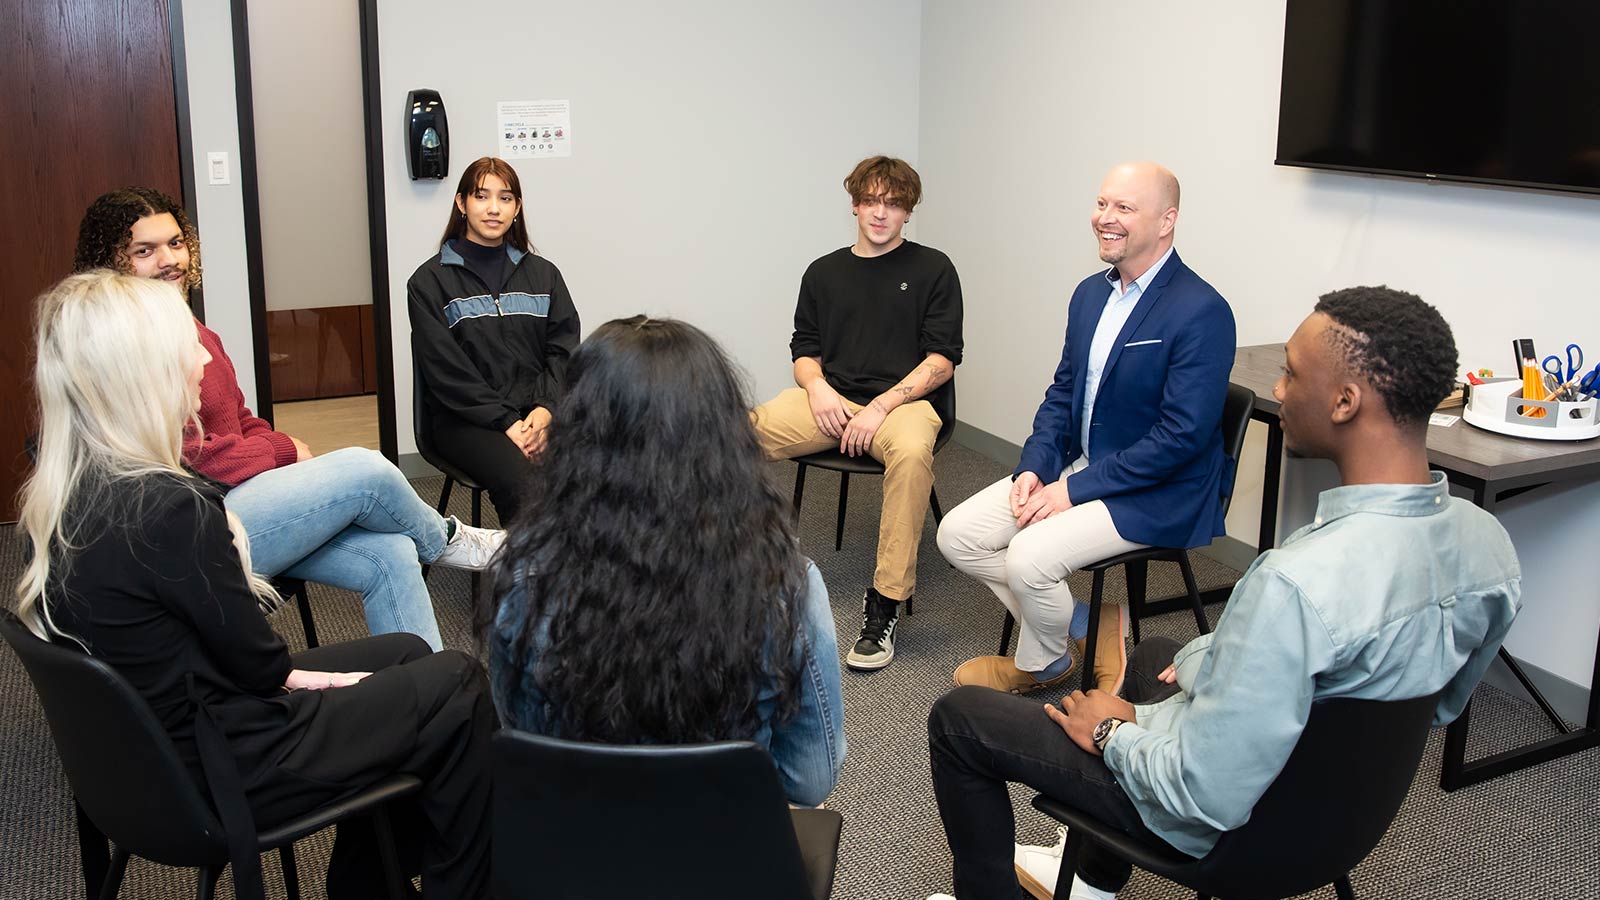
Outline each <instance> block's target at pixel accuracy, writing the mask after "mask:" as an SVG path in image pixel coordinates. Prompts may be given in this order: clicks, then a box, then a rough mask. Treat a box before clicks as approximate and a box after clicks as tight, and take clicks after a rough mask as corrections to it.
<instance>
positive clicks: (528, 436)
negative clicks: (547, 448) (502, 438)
mask: <svg viewBox="0 0 1600 900" xmlns="http://www.w3.org/2000/svg"><path fill="white" fill-rule="evenodd" d="M549 425H550V410H548V409H545V408H544V407H542V406H536V407H534V408H533V412H530V413H528V415H527V417H526V418H522V419H518V420H517V421H515V422H512V423H511V427H509V428H507V429H506V437H508V438H510V439H511V443H513V444H516V445H517V449H518V450H521V451H522V455H523V456H526V457H528V458H529V459H532V458H533V456H534V455H535V454H537V453H538V452H539V451H540V450H543V449H544V440H545V434H546V431H545V429H547V428H548V427H549Z"/></svg>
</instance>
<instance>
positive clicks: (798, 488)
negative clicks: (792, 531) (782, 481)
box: [794, 463, 806, 525]
mask: <svg viewBox="0 0 1600 900" xmlns="http://www.w3.org/2000/svg"><path fill="white" fill-rule="evenodd" d="M805 493H806V464H805V463H795V464H794V524H796V525H799V524H800V498H801V497H803V496H805Z"/></svg>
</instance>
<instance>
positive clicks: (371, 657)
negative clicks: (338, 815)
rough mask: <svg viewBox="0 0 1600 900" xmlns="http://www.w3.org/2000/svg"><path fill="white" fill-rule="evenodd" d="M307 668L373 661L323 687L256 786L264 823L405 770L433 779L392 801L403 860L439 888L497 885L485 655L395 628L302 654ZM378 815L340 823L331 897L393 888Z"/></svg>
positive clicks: (453, 891) (491, 716) (478, 889)
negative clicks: (356, 678) (356, 676)
mask: <svg viewBox="0 0 1600 900" xmlns="http://www.w3.org/2000/svg"><path fill="white" fill-rule="evenodd" d="M294 665H295V667H296V668H299V669H311V670H316V671H328V672H372V673H373V674H372V675H370V676H368V677H367V678H365V679H363V680H362V681H361V682H359V683H357V684H354V685H351V686H350V687H343V688H336V689H334V690H330V691H327V692H325V693H323V694H322V695H321V697H320V700H321V703H320V704H319V706H318V708H317V710H316V713H315V715H314V716H313V717H312V719H311V721H310V722H309V723H308V725H307V727H306V728H305V731H304V733H303V735H302V736H301V738H300V740H299V743H298V744H297V745H296V746H295V747H294V749H293V750H292V751H291V752H290V753H289V754H288V755H287V756H286V757H285V758H284V759H282V760H279V761H278V763H277V765H275V766H272V767H270V768H268V769H266V770H264V771H263V772H261V774H260V775H259V776H257V777H256V778H254V779H252V780H251V781H250V782H249V783H247V784H246V786H245V792H246V796H247V799H248V801H249V803H250V807H251V810H252V812H253V813H254V814H255V817H256V824H257V826H258V827H264V826H270V825H272V824H274V823H277V822H280V821H283V820H285V819H287V818H289V817H291V816H294V815H298V814H300V813H303V812H304V811H305V810H307V809H310V808H314V807H316V806H319V805H322V804H325V803H330V802H332V801H334V800H336V799H338V798H339V797H341V796H344V795H346V794H348V793H350V792H351V791H353V790H356V789H359V788H362V787H365V786H367V785H370V784H372V783H374V782H376V781H378V780H380V779H383V778H385V777H387V776H389V775H391V774H394V773H396V772H405V773H407V774H411V775H415V776H416V777H417V778H419V779H421V780H422V791H421V792H420V793H419V794H417V795H415V796H414V797H413V798H412V799H411V801H410V802H403V803H397V804H394V807H393V808H392V809H391V811H390V815H391V818H392V820H393V825H394V832H395V842H396V843H397V844H399V846H400V862H401V865H402V867H403V868H405V869H406V871H407V872H411V873H415V872H417V871H419V870H420V872H421V873H422V890H423V896H425V897H427V898H430V900H435V898H438V900H444V898H478V897H484V896H487V895H488V891H489V792H490V781H489V736H490V734H491V733H492V732H493V731H494V729H495V728H496V727H497V724H496V718H495V712H494V707H493V705H492V703H491V702H490V699H489V688H488V683H487V681H486V679H485V678H484V675H483V669H482V667H481V666H480V665H479V664H478V662H477V660H475V659H473V658H472V657H470V656H467V655H466V654H464V653H460V652H458V651H455V650H445V651H441V652H439V653H433V652H431V651H430V650H429V648H428V645H427V643H426V642H424V641H423V640H422V639H421V638H419V637H417V636H416V635H411V634H385V635H379V636H377V637H370V638H364V639H361V640H356V641H350V642H348V643H344V644H335V645H331V646H327V647H318V648H315V649H312V650H307V651H305V652H303V653H296V654H295V655H294ZM383 884H384V882H383V874H382V868H381V865H380V864H379V854H378V849H377V844H376V840H375V836H374V833H373V829H372V826H371V823H370V821H366V820H359V821H350V822H346V823H342V824H340V825H339V826H338V837H337V839H336V840H335V842H334V848H333V856H332V858H331V859H330V860H329V864H328V882H327V894H328V896H329V897H330V898H335V900H337V898H347V897H377V896H387V892H386V891H385V890H384V888H383Z"/></svg>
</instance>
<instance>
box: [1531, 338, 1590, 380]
mask: <svg viewBox="0 0 1600 900" xmlns="http://www.w3.org/2000/svg"><path fill="white" fill-rule="evenodd" d="M1539 366H1540V368H1542V369H1544V370H1545V371H1546V372H1549V373H1550V374H1551V375H1554V376H1555V377H1556V383H1557V384H1566V383H1567V382H1569V381H1571V380H1573V379H1574V378H1577V377H1578V373H1579V372H1581V371H1583V348H1582V347H1579V346H1578V345H1577V344H1568V345H1567V368H1566V376H1565V377H1562V374H1561V373H1562V369H1561V360H1560V359H1557V358H1556V356H1555V355H1554V354H1551V355H1550V356H1546V357H1545V358H1544V361H1543V362H1541V363H1539ZM1552 366H1554V368H1551V367H1552Z"/></svg>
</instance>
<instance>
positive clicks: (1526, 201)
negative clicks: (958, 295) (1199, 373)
mask: <svg viewBox="0 0 1600 900" xmlns="http://www.w3.org/2000/svg"><path fill="white" fill-rule="evenodd" d="M1283 25H1284V4H1283V3H1282V2H1279V0H1240V2H1236V3H1229V4H1215V3H1188V2H1182V0H1151V2H1145V3H1138V4H1121V5H1117V4H1111V5H1098V6H1092V5H1088V4H1077V3H1072V4H1066V3H1051V2H1044V0H1036V2H1023V0H999V2H991V3H985V4H965V3H953V2H934V0H930V2H928V3H926V4H925V5H924V11H923V35H922V58H923V59H924V60H925V61H926V64H925V65H924V66H923V70H922V82H921V103H922V106H921V109H922V115H921V121H920V123H919V129H920V132H921V135H922V138H921V143H920V145H919V152H918V158H919V161H920V169H921V172H922V175H923V178H924V180H925V181H926V182H927V183H928V185H929V187H930V190H935V191H939V192H941V193H942V195H943V196H944V197H945V199H946V202H944V203H942V204H941V205H939V206H938V207H930V208H929V209H928V210H927V212H926V214H924V215H923V216H922V221H921V223H920V224H921V228H922V231H921V236H922V240H924V241H925V242H926V243H928V244H931V245H932V246H935V247H938V248H940V249H941V250H944V251H945V252H947V253H948V254H950V256H951V258H952V259H953V260H954V261H955V263H956V266H957V268H958V269H959V270H960V272H961V280H962V286H963V289H964V293H965V295H966V299H967V317H966V335H965V336H966V345H967V346H966V362H965V363H964V364H963V365H962V366H961V368H960V369H959V370H958V390H959V391H960V410H961V418H962V419H963V420H964V421H967V422H969V423H970V424H972V425H976V426H977V427H979V428H982V429H983V430H985V431H988V432H991V433H993V434H996V435H999V436H1001V437H1003V438H1006V439H1007V440H1010V441H1013V442H1016V443H1021V442H1022V441H1023V440H1024V439H1025V438H1026V437H1027V434H1028V429H1029V424H1030V422H1031V420H1032V416H1033V412H1034V410H1035V408H1036V407H1037V405H1038V402H1039V399H1040V397H1041V395H1042V393H1043V390H1044V387H1045V385H1046V384H1048V382H1049V379H1050V375H1051V372H1052V371H1053V368H1054V366H1055V363H1056V361H1057V360H1058V358H1059V355H1060V351H1061V334H1062V331H1061V329H1062V326H1063V323H1064V322H1065V318H1066V301H1067V298H1068V296H1069V294H1070V291H1071V289H1072V287H1073V286H1074V285H1075V284H1076V283H1077V281H1078V280H1079V279H1081V278H1083V277H1084V276H1085V275H1087V274H1089V273H1091V272H1092V271H1094V270H1095V269H1096V268H1098V267H1099V266H1100V263H1099V262H1098V260H1097V259H1096V257H1095V255H1094V253H1095V250H1094V245H1093V242H1092V240H1091V238H1090V235H1089V229H1088V224H1087V217H1088V214H1089V211H1090V206H1091V204H1092V202H1093V198H1094V194H1095V191H1096V189H1097V188H1098V186H1099V183H1100V179H1101V178H1102V176H1103V175H1104V173H1105V171H1106V170H1107V169H1109V168H1110V167H1111V166H1112V165H1114V164H1116V163H1117V162H1119V161H1121V160H1125V159H1138V158H1151V159H1155V160H1157V161H1160V162H1162V163H1165V164H1166V165H1168V166H1170V167H1171V168H1172V169H1173V170H1174V171H1175V172H1176V173H1177V175H1178V177H1179V178H1180V180H1181V181H1182V183H1183V210H1182V213H1181V215H1180V219H1179V223H1178V240H1177V245H1178V248H1179V252H1180V253H1181V254H1182V255H1183V257H1184V260H1185V261H1186V262H1187V263H1189V264H1190V265H1191V266H1193V267H1194V268H1195V269H1196V270H1197V271H1198V272H1199V273H1200V274H1201V275H1202V276H1203V277H1205V278H1206V279H1207V280H1208V281H1210V282H1211V283H1212V284H1213V285H1215V286H1216V287H1217V288H1218V290H1220V291H1221V292H1222V294H1223V296H1225V297H1227V298H1228V300H1229V301H1230V303H1231V304H1232V305H1233V309H1234V314H1235V317H1236V318H1237V320H1238V326H1239V342H1240V343H1241V344H1255V343H1266V342H1273V341H1281V340H1284V339H1285V338H1287V336H1288V335H1289V334H1290V333H1291V332H1292V331H1293V329H1294V327H1295V325H1296V324H1298V323H1299V321H1300V320H1301V319H1302V318H1303V317H1304V316H1305V315H1306V314H1307V313H1308V312H1309V311H1310V309H1311V306H1312V304H1313V303H1314V302H1315V300H1316V297H1317V296H1318V295H1319V294H1322V293H1325V292H1327V291H1329V290H1332V289H1335V288H1339V287H1345V286H1349V285H1354V284H1376V283H1387V284H1389V285H1391V286H1394V287H1399V288H1404V289H1407V290H1411V291H1414V292H1416V293H1419V294H1421V295H1422V297H1424V298H1425V299H1427V300H1428V301H1430V302H1432V303H1433V304H1435V305H1436V306H1438V307H1439V309H1440V310H1441V311H1442V312H1443V313H1444V315H1445V317H1446V318H1447V319H1448V320H1449V321H1450V323H1451V327H1452V329H1453V330H1454V332H1455V335H1456V340H1457V343H1458V345H1459V346H1460V348H1461V352H1462V361H1463V363H1464V364H1469V365H1471V366H1472V367H1474V368H1475V367H1478V366H1490V367H1492V368H1495V369H1504V368H1506V367H1507V366H1508V364H1509V361H1510V356H1509V353H1510V350H1509V347H1508V344H1509V341H1510V339H1511V338H1513V337H1532V338H1534V339H1535V341H1536V342H1537V343H1538V345H1539V346H1540V347H1541V348H1544V349H1545V350H1546V351H1548V350H1551V349H1556V350H1559V349H1560V348H1561V347H1564V346H1565V345H1566V344H1567V342H1569V341H1576V342H1578V343H1581V344H1584V345H1585V346H1587V347H1589V348H1590V352H1591V354H1600V323H1597V320H1596V319H1595V317H1594V316H1593V315H1590V314H1589V311H1591V310H1592V309H1593V307H1594V303H1593V298H1592V296H1590V294H1589V291H1590V288H1589V286H1590V285H1592V284H1594V283H1596V282H1597V281H1600V253H1597V252H1596V239H1597V237H1600V198H1594V197H1586V196H1576V195H1561V194H1550V193H1534V192H1523V191H1513V190H1503V189H1494V188H1477V187H1466V186H1458V185H1443V184H1425V183H1417V182H1409V181H1400V180H1392V179H1378V178H1370V177H1361V176H1352V175H1341V174H1333V173H1318V172H1311V171H1307V170H1301V169H1291V168H1280V167H1275V166H1273V165H1272V159H1273V155H1274V149H1275V146H1276V129H1277V108H1278V86H1279V75H1280V68H1281V63H1282V53H1283V49H1282V47H1283ZM1597 358H1600V357H1597ZM1595 361H1596V358H1591V360H1590V364H1591V365H1592V364H1593V363H1594V362H1595ZM1018 385H1021V386H1023V387H1021V388H1018ZM1456 427H1467V426H1465V425H1460V424H1458V425H1457V426H1456ZM1260 459H1261V457H1260V449H1259V441H1258V442H1257V446H1256V448H1254V452H1253V453H1248V454H1247V458H1246V460H1245V461H1244V462H1243V464H1242V465H1241V468H1240V473H1241V476H1242V477H1243V478H1245V481H1244V482H1242V483H1241V485H1240V487H1241V491H1242V492H1244V494H1246V495H1247V496H1241V498H1240V499H1239V501H1238V503H1236V505H1235V509H1236V510H1237V511H1238V512H1237V513H1236V515H1235V516H1232V517H1230V533H1232V534H1233V535H1234V536H1236V537H1239V538H1241V539H1243V540H1246V541H1247V542H1249V543H1251V544H1254V542H1255V528H1256V525H1255V516H1254V515H1253V514H1252V513H1251V512H1250V510H1251V509H1253V508H1254V506H1255V505H1256V504H1257V503H1259V499H1258V498H1259V496H1260V494H1259V491H1260V471H1261V470H1260ZM1252 478H1253V479H1254V481H1253V483H1252V482H1251V480H1250V479H1252ZM1540 493H1541V494H1542V493H1544V492H1540ZM1538 497H1539V495H1538V494H1529V495H1527V498H1526V504H1527V506H1528V507H1529V508H1528V509H1527V511H1526V512H1524V511H1523V508H1522V506H1521V505H1516V506H1513V505H1510V504H1508V507H1507V509H1506V511H1505V515H1504V516H1503V517H1502V521H1504V522H1505V523H1506V524H1507V527H1508V528H1509V529H1510V530H1511V533H1512V538H1513V540H1514V541H1515V542H1516V544H1517V546H1518V548H1519V550H1521V552H1522V553H1523V556H1524V560H1525V569H1526V582H1525V587H1526V593H1527V599H1528V606H1527V608H1526V610H1525V611H1524V613H1523V615H1522V618H1521V619H1520V620H1519V622H1518V625H1517V627H1516V629H1515V630H1514V631H1513V632H1512V635H1511V637H1510V639H1509V640H1508V642H1507V646H1508V648H1509V649H1510V650H1511V651H1512V652H1513V653H1515V654H1517V655H1519V656H1522V657H1524V658H1527V659H1530V660H1532V661H1533V662H1535V663H1537V664H1539V665H1541V666H1544V667H1545V668H1547V669H1550V670H1551V671H1554V672H1555V673H1556V674H1558V675H1561V676H1562V677H1564V678H1566V679H1568V680H1571V681H1574V682H1576V683H1578V684H1580V685H1584V684H1588V682H1589V679H1590V672H1591V667H1592V665H1593V659H1594V656H1593V654H1594V631H1595V627H1596V622H1597V621H1600V591H1597V590H1596V588H1595V584H1594V579H1593V578H1592V576H1587V575H1580V574H1578V573H1577V572H1576V571H1575V569H1574V568H1573V567H1572V566H1571V565H1570V560H1572V559H1582V558H1583V557H1582V555H1581V554H1574V555H1572V556H1569V557H1560V558H1557V557H1556V556H1554V553H1555V551H1553V550H1551V551H1548V552H1547V550H1546V548H1547V547H1551V546H1560V545H1562V543H1563V540H1565V539H1564V538H1563V537H1562V535H1570V534H1578V533H1581V529H1584V528H1587V529H1588V530H1590V531H1592V529H1593V527H1594V522H1595V520H1596V513H1595V510H1596V508H1597V507H1600V484H1596V483H1590V484H1587V485H1584V486H1580V487H1575V488H1570V489H1567V490H1564V491H1562V492H1560V497H1559V499H1557V498H1554V497H1552V498H1550V499H1549V500H1545V499H1537V498H1538ZM1547 515H1548V518H1546V516H1547ZM1563 528H1565V529H1568V530H1565V531H1564V530H1562V529H1563ZM1563 560H1566V561H1567V562H1566V564H1563ZM1536 562H1538V563H1540V564H1538V565H1535V563H1536Z"/></svg>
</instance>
